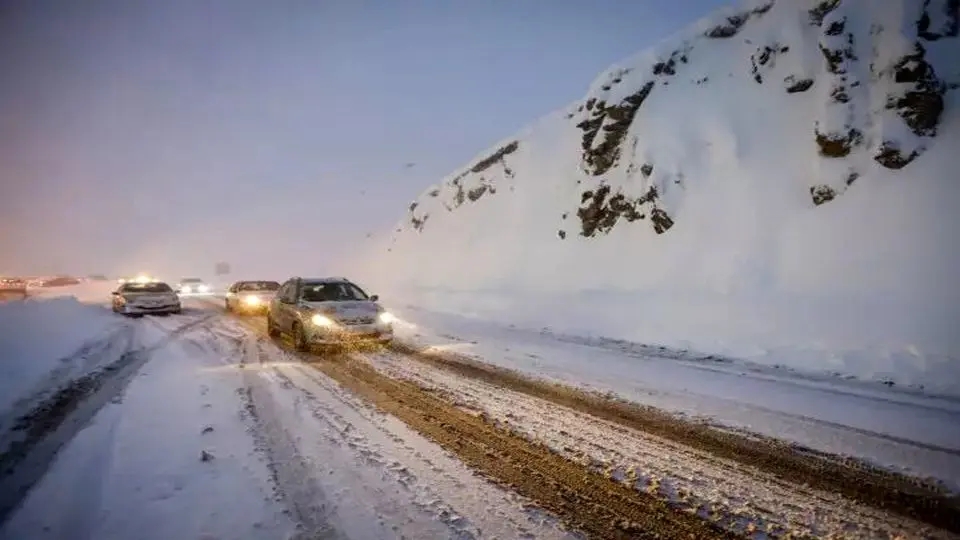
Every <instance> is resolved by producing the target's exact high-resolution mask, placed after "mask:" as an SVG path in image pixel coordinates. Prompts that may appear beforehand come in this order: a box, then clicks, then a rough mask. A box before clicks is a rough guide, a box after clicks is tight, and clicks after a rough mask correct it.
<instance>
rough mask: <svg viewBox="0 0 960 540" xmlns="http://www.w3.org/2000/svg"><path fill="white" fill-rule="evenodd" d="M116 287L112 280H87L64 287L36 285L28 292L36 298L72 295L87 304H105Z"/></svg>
mask: <svg viewBox="0 0 960 540" xmlns="http://www.w3.org/2000/svg"><path fill="white" fill-rule="evenodd" d="M116 288H117V284H116V283H115V282H112V281H89V282H86V283H80V284H77V285H69V286H66V287H36V288H31V289H30V291H29V293H30V296H33V297H38V298H59V297H73V298H76V299H77V300H79V301H80V302H84V303H88V304H107V303H108V302H109V301H110V292H111V291H113V290H115V289H116Z"/></svg>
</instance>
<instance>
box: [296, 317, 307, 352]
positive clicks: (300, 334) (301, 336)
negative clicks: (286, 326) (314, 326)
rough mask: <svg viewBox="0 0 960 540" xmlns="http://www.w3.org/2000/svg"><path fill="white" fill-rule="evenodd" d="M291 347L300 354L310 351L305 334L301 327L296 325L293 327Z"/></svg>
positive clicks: (298, 324)
mask: <svg viewBox="0 0 960 540" xmlns="http://www.w3.org/2000/svg"><path fill="white" fill-rule="evenodd" d="M293 347H294V348H295V349H297V350H298V351H300V352H306V351H307V350H309V349H310V345H309V344H308V343H307V333H306V332H304V331H303V326H302V325H300V323H297V324H295V325H294V326H293Z"/></svg>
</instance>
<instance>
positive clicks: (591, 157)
mask: <svg viewBox="0 0 960 540" xmlns="http://www.w3.org/2000/svg"><path fill="white" fill-rule="evenodd" d="M958 4H960V3H958V2H957V1H956V0H889V1H885V2H875V1H872V0H823V1H787V0H779V1H771V0H753V1H749V2H744V3H742V4H740V5H738V6H736V7H731V8H728V9H724V10H721V11H720V12H718V13H715V14H713V15H712V16H710V17H707V18H705V19H703V20H700V21H698V22H697V23H695V24H694V25H692V26H691V27H690V28H687V29H685V30H684V31H682V32H680V33H678V34H677V35H675V36H674V37H672V38H670V39H668V40H667V41H666V42H664V43H663V44H661V46H658V47H655V48H653V49H651V50H648V51H646V52H643V53H641V54H639V55H637V56H635V57H633V58H631V59H629V60H627V61H625V62H622V63H621V64H619V65H616V66H614V67H611V68H610V69H608V70H606V71H605V72H604V73H603V74H601V75H600V76H599V77H598V78H597V80H596V81H595V82H594V83H593V84H592V85H591V86H590V88H589V91H588V92H587V95H586V96H585V97H584V98H583V99H582V100H580V101H578V102H576V103H574V104H572V105H570V106H569V107H566V108H564V109H563V110H560V111H557V112H555V113H553V114H551V115H548V116H546V117H544V118H542V119H541V120H539V121H537V122H535V123H534V124H533V125H531V126H529V127H528V128H527V129H525V130H524V131H523V132H521V133H519V134H517V135H516V136H514V137H511V138H509V139H505V140H504V141H502V142H500V143H499V144H497V145H495V146H494V147H493V148H492V149H490V150H488V151H486V152H484V153H483V154H481V155H480V156H478V157H477V158H476V159H475V160H473V162H471V163H469V164H468V165H467V166H466V167H465V168H464V169H463V170H461V171H457V172H456V173H455V174H453V175H451V176H449V177H448V178H446V179H445V180H444V181H443V182H442V183H440V184H438V185H435V186H432V187H430V188H428V189H427V190H426V191H425V192H424V193H422V194H421V195H420V196H419V197H417V199H416V200H415V201H414V202H413V203H412V204H411V205H410V207H409V210H408V214H407V216H406V217H405V218H404V219H403V221H402V222H401V223H400V224H399V225H398V226H397V228H396V229H395V230H393V231H390V233H389V235H385V236H384V237H380V238H375V239H374V240H373V242H374V245H372V246H371V249H370V255H371V258H369V259H366V258H365V259H364V260H363V261H360V263H361V264H360V265H359V266H358V268H357V274H358V275H360V276H362V277H363V278H364V279H365V280H366V281H367V282H368V284H369V285H370V286H373V287H376V288H377V289H378V291H383V292H388V291H389V292H390V293H391V294H393V295H394V296H395V297H396V298H402V299H404V300H408V301H409V302H411V303H417V304H419V305H421V306H423V307H428V308H433V309H438V310H444V311H457V312H460V313H466V314H472V315H475V316H478V317H484V318H492V319H496V320H501V321H504V322H509V323H511V324H517V325H528V326H532V327H536V328H540V327H543V326H549V327H551V328H553V329H556V330H562V331H565V332H570V331H572V332H581V333H591V334H601V335H605V336H610V337H616V338H623V339H628V340H637V341H642V342H646V343H656V344H661V345H668V346H680V347H686V348H693V349H697V350H700V351H707V352H710V353H721V354H729V355H732V356H736V357H737V358H740V359H746V360H750V361H759V362H762V363H766V364H778V365H783V366H787V367H792V368H796V369H803V370H815V371H829V372H835V373H838V374H843V375H847V376H855V377H864V378H869V379H874V380H883V381H886V382H887V383H888V384H898V385H900V384H906V385H915V386H921V385H923V386H925V388H926V389H927V390H930V389H931V387H936V389H937V390H938V391H947V392H950V393H955V394H960V390H958V385H960V367H958V366H960V360H958V359H960V333H957V332H956V331H955V328H956V323H957V321H960V307H958V306H960V287H956V286H955V276H958V275H960V254H958V251H957V243H956V241H955V235H956V234H957V233H958V232H960V230H958V229H960V227H958V220H957V218H956V208H958V204H960V183H958V182H957V181H956V173H955V165H954V163H955V154H956V152H957V150H958V149H960V115H958V110H960V107H958V104H960V103H958V95H960V92H958V87H960V61H958V58H960V39H958V25H960V21H958V9H960V6H958Z"/></svg>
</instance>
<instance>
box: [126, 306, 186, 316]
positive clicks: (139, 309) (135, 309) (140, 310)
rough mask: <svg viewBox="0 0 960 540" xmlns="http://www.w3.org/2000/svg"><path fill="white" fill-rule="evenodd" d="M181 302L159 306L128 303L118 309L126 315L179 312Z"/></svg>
mask: <svg viewBox="0 0 960 540" xmlns="http://www.w3.org/2000/svg"><path fill="white" fill-rule="evenodd" d="M180 310H181V307H180V304H163V305H159V306H138V305H130V304H126V305H123V306H120V307H119V308H118V309H117V311H118V312H120V313H123V314H124V315H146V314H148V313H179V312H180Z"/></svg>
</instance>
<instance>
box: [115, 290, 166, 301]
mask: <svg viewBox="0 0 960 540" xmlns="http://www.w3.org/2000/svg"><path fill="white" fill-rule="evenodd" d="M122 296H123V297H124V298H126V299H127V301H128V302H158V301H162V302H172V301H175V300H176V299H177V295H176V294H174V293H172V292H169V293H154V292H125V293H122Z"/></svg>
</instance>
